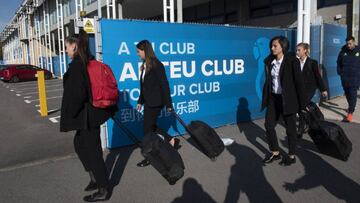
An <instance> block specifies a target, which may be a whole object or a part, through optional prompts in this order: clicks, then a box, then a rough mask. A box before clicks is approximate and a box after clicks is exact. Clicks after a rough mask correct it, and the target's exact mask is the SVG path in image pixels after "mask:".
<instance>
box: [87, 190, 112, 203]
mask: <svg viewBox="0 0 360 203" xmlns="http://www.w3.org/2000/svg"><path fill="white" fill-rule="evenodd" d="M109 194H110V193H109V190H108V189H106V188H99V190H98V191H97V192H95V193H93V194H91V195H88V196H85V197H84V201H85V202H98V201H106V200H109V198H110V195H109Z"/></svg>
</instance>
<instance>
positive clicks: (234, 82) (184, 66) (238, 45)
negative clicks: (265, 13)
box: [101, 20, 288, 148]
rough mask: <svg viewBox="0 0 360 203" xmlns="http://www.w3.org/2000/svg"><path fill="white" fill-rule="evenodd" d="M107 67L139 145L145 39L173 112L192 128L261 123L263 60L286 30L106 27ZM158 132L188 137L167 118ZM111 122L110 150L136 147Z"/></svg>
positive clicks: (135, 24) (157, 24)
mask: <svg viewBox="0 0 360 203" xmlns="http://www.w3.org/2000/svg"><path fill="white" fill-rule="evenodd" d="M101 31H102V46H103V50H102V51H103V60H104V63H106V64H108V65H109V66H110V67H111V68H112V69H113V71H114V74H115V77H116V78H117V80H118V85H119V89H120V92H121V101H120V104H119V109H120V110H119V112H118V113H117V114H116V117H117V118H118V119H119V120H121V122H122V123H123V124H124V125H126V126H127V127H128V128H129V129H130V130H131V131H132V132H134V133H135V134H136V135H137V136H138V137H139V138H140V139H141V138H142V136H143V132H142V128H143V125H142V122H143V120H142V119H143V118H142V116H143V115H142V112H138V111H136V110H135V109H136V108H135V107H136V104H137V99H138V97H139V93H140V89H139V86H140V82H139V75H140V71H139V68H140V66H141V64H142V62H141V61H140V60H139V58H138V56H137V54H136V47H135V45H136V43H137V42H139V41H141V40H143V39H147V40H149V41H150V42H152V45H153V48H154V51H155V53H156V55H157V57H158V58H159V60H160V61H162V63H163V64H164V67H165V71H166V74H167V77H168V80H169V83H170V89H171V96H172V100H173V106H174V109H175V111H176V112H177V113H178V114H179V115H180V116H181V117H182V118H183V119H184V120H185V122H187V123H189V122H190V121H191V120H202V121H204V122H206V123H208V124H209V125H210V126H212V127H219V126H222V125H226V124H232V123H236V122H240V121H247V120H251V119H256V118H260V117H262V116H263V112H260V111H259V110H260V102H261V95H262V86H263V81H264V63H263V60H264V59H265V57H266V56H267V55H268V54H269V41H270V39H271V38H272V37H274V36H276V35H286V34H288V33H286V32H288V30H281V29H263V28H244V27H227V26H214V25H195V24H177V23H160V22H143V21H126V20H124V21H118V20H102V21H101ZM158 121H159V122H158V126H159V127H161V128H163V129H165V130H168V132H169V133H170V134H171V135H177V134H179V133H183V132H184V129H183V127H181V126H180V125H179V124H178V123H177V122H176V120H175V118H174V117H173V116H172V115H170V114H169V113H167V112H165V111H163V112H162V113H161V115H160V117H159V120H158ZM130 143H131V142H130V140H129V139H128V138H127V137H126V136H125V135H124V134H123V133H122V132H121V130H119V129H118V128H117V126H116V125H115V124H114V123H113V122H112V121H109V122H108V143H107V144H108V147H109V148H113V147H118V146H122V145H126V144H130Z"/></svg>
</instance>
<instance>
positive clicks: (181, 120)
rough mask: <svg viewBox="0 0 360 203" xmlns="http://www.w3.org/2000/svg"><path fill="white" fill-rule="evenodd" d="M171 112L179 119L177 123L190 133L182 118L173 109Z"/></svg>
mask: <svg viewBox="0 0 360 203" xmlns="http://www.w3.org/2000/svg"><path fill="white" fill-rule="evenodd" d="M172 113H173V115H174V116H175V118H176V119H177V120H178V121H179V123H180V124H181V125H182V126H183V127H184V128H185V130H186V131H187V132H188V133H190V134H191V131H190V129H189V128H188V126H187V125H186V123H185V122H184V120H183V119H181V118H180V116H179V115H178V114H177V113H176V112H175V111H172Z"/></svg>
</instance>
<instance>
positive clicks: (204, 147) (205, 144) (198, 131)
mask: <svg viewBox="0 0 360 203" xmlns="http://www.w3.org/2000/svg"><path fill="white" fill-rule="evenodd" d="M173 114H174V116H175V117H176V119H177V120H178V121H179V122H180V124H181V125H182V126H184V128H185V129H186V131H187V132H188V133H189V135H190V136H191V138H193V139H194V141H195V143H196V144H197V145H198V146H199V148H200V149H201V151H202V152H203V153H204V154H205V155H206V156H208V157H209V158H210V159H211V160H212V161H215V160H216V157H218V156H219V155H220V154H221V153H222V152H223V151H224V149H225V146H224V143H223V141H222V140H221V139H220V137H219V135H218V134H217V133H216V132H215V130H214V129H213V128H211V127H210V126H209V125H207V124H206V123H204V122H202V121H191V123H190V124H189V125H186V124H185V122H184V121H183V120H182V119H181V118H180V116H179V115H177V114H176V113H175V112H173Z"/></svg>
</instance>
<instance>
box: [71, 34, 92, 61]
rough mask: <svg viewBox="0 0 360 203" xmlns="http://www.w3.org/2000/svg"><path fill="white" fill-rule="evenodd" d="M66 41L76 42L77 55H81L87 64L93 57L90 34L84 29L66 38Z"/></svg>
mask: <svg viewBox="0 0 360 203" xmlns="http://www.w3.org/2000/svg"><path fill="white" fill-rule="evenodd" d="M66 42H68V43H70V44H73V43H75V44H76V50H75V56H79V57H80V59H81V61H82V62H83V63H84V64H85V65H86V66H87V65H88V63H89V60H90V58H91V52H90V48H89V36H88V34H87V33H86V32H85V31H84V30H83V29H80V30H79V34H74V35H72V36H70V37H68V38H66Z"/></svg>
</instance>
